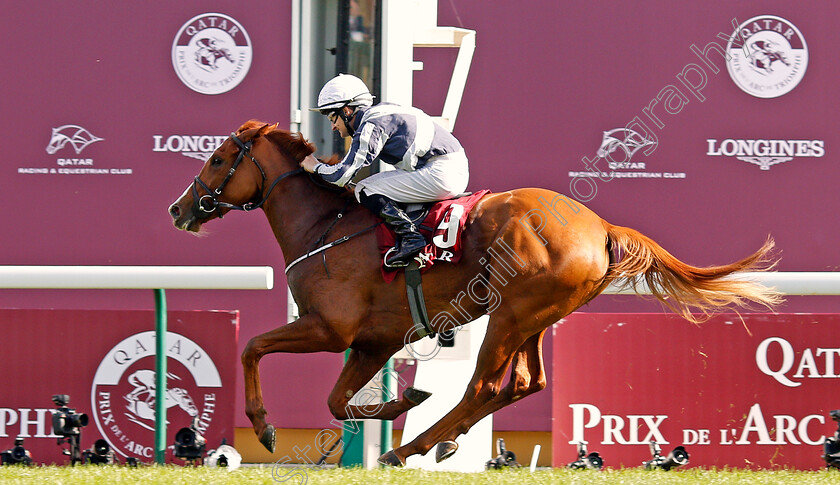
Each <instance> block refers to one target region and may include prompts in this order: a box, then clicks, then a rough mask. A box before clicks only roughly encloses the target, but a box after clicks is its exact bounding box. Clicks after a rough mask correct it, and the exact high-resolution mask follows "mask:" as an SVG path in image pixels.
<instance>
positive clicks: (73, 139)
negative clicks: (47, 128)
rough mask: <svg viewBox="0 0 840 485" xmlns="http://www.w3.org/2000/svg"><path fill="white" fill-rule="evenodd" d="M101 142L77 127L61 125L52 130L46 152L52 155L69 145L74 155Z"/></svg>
mask: <svg viewBox="0 0 840 485" xmlns="http://www.w3.org/2000/svg"><path fill="white" fill-rule="evenodd" d="M102 140H104V138H99V137H98V136H96V135H94V134H93V133H91V132H89V131H88V130H86V129H85V128H82V127H81V126H79V125H62V126H59V127H58V128H53V129H52V136H50V142H49V144H47V148H46V150H47V153H49V154H50V155H52V154H54V153H55V152H57V151H59V150H61V149H62V148H64V146H65V145H67V144H68V143H69V144H70V146H72V147H73V149H74V150H76V154H79V153H81V152H82V150H84V149H85V147H87V146H88V145H90V144H91V143H96V142H98V141H102Z"/></svg>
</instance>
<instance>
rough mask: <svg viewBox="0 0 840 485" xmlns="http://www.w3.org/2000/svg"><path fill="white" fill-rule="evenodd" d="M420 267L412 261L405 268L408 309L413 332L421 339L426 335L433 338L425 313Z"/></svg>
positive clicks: (433, 333) (433, 334) (432, 331)
mask: <svg viewBox="0 0 840 485" xmlns="http://www.w3.org/2000/svg"><path fill="white" fill-rule="evenodd" d="M421 283H422V278H421V276H420V265H419V264H418V263H417V261H416V260H412V261H411V263H410V264H409V265H408V267H406V268H405V289H406V291H407V292H408V308H409V311H410V313H411V320H412V321H414V331H415V333H417V335H419V336H420V337H421V338H422V337H425V336H426V335H428V336H429V338H434V336H435V331H434V330H433V329H432V327H431V326H430V325H429V315H428V314H427V313H426V299H425V298H423V286H422V284H421Z"/></svg>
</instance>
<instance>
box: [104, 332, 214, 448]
mask: <svg viewBox="0 0 840 485" xmlns="http://www.w3.org/2000/svg"><path fill="white" fill-rule="evenodd" d="M166 346H167V350H166V355H167V357H168V359H167V369H168V372H167V389H166V392H165V393H164V402H163V403H162V404H158V403H157V402H156V396H157V392H156V391H157V390H156V385H155V382H156V381H155V332H153V331H148V332H142V333H138V334H136V335H132V336H130V337H128V338H126V339H124V340H123V341H122V342H120V343H118V344H117V345H116V346H114V348H112V349H111V350H110V351H109V352H108V353H107V354H106V355H105V357H104V358H103V359H102V362H100V364H99V367H98V368H97V369H96V375H95V376H94V378H93V386H92V388H91V409H93V415H94V419H95V421H96V426H97V428H98V429H99V432H100V433H101V434H102V437H103V438H104V439H105V440H106V441H107V442H108V444H109V445H110V446H111V448H112V449H113V450H114V451H116V452H117V453H119V454H121V455H123V456H124V457H135V458H137V459H150V458H154V449H153V448H152V447H151V446H149V445H150V444H152V443H153V442H154V432H155V427H154V426H155V415H156V410H157V409H158V407H159V406H160V405H162V406H165V407H166V409H167V423H168V425H167V429H168V430H170V431H172V430H177V429H180V428H182V427H185V426H189V425H190V424H191V423H192V422H193V420H194V419H197V423H198V426H197V427H198V429H199V431H201V432H202V433H204V432H206V431H207V428H208V427H209V426H210V424H211V423H212V421H213V417H214V412H215V408H216V396H217V391H218V389H219V388H221V387H222V380H221V377H220V375H219V371H218V369H217V368H216V365H215V364H214V363H213V360H212V359H211V358H210V356H209V355H208V354H207V352H205V351H204V349H202V348H201V347H200V346H198V344H196V343H195V342H193V341H192V340H190V339H189V338H187V337H184V336H183V335H179V334H177V333H174V332H167V335H166ZM170 434H172V433H170ZM169 441H171V440H168V441H167V442H169Z"/></svg>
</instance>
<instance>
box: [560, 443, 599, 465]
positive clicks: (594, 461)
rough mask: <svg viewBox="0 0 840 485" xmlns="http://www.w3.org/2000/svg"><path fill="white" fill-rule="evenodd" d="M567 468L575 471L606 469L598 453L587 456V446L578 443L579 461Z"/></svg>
mask: <svg viewBox="0 0 840 485" xmlns="http://www.w3.org/2000/svg"><path fill="white" fill-rule="evenodd" d="M566 468H571V469H573V470H600V469H601V468H604V459H603V458H601V455H599V454H598V453H597V452H594V451H593V452H592V453H590V454H588V455H587V454H586V444H584V443H583V442H580V443H578V459H577V461H573V462H571V463H569V464H568V466H567V467H566Z"/></svg>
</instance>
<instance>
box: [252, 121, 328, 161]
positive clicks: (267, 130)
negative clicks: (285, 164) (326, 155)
mask: <svg viewBox="0 0 840 485" xmlns="http://www.w3.org/2000/svg"><path fill="white" fill-rule="evenodd" d="M277 125H278V123H274V124H270V123H266V122H263V121H259V120H250V121H247V122H245V124H243V125H242V126H240V127H239V130H237V133H240V134H242V133H245V132H246V131H248V130H256V131H255V132H254V133H253V135H251V136H252V138H257V137H258V136H264V137H266V138H267V139H269V140H270V141H272V142H273V143H274V144H275V145H277V146H279V147H280V148H282V149H283V150H284V151H286V152H287V153H288V154H289V155H291V156H292V158H294V159H295V160H297V161H300V160H303V159H304V158H305V157H306V156H307V155H310V154H312V153H315V145H314V144H313V143H310V142H309V141H307V140H306V138H304V137H303V135H302V134H301V133H300V132H297V133H292V132H290V131H286V130H281V129H280V128H277ZM246 138H247V137H246Z"/></svg>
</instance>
